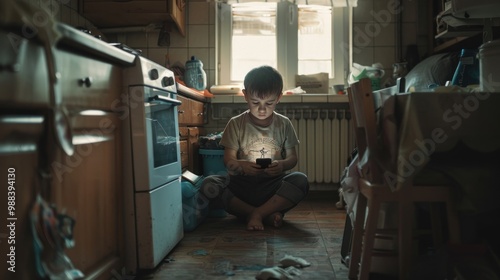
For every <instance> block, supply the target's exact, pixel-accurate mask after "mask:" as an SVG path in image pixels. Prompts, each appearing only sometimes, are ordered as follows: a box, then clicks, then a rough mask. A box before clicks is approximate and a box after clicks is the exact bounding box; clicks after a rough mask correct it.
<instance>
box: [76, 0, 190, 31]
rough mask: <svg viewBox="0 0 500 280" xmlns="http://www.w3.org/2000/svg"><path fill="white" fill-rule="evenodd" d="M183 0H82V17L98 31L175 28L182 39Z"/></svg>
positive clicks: (184, 2) (183, 26) (183, 25)
mask: <svg viewBox="0 0 500 280" xmlns="http://www.w3.org/2000/svg"><path fill="white" fill-rule="evenodd" d="M185 5H186V1H185V0H130V1H116V0H104V1H103V0H84V1H82V4H81V13H82V14H83V16H84V17H86V18H87V19H89V20H90V21H91V22H92V23H94V24H95V25H96V26H97V27H98V28H112V27H126V26H147V25H149V24H152V23H153V24H162V23H163V22H170V23H172V24H174V25H175V26H176V28H177V30H178V31H179V33H180V34H181V35H182V36H185Z"/></svg>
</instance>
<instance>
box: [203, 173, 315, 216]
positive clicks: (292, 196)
mask: <svg viewBox="0 0 500 280" xmlns="http://www.w3.org/2000/svg"><path fill="white" fill-rule="evenodd" d="M308 192H309V182H308V180H307V176H306V175H305V174H304V173H300V172H292V173H288V174H283V175H281V176H277V177H259V176H230V175H226V176H222V175H211V176H208V177H206V178H205V179H204V180H203V183H202V185H201V193H202V194H203V195H204V196H206V197H207V198H208V199H209V200H210V203H211V206H212V208H224V209H227V207H228V205H229V201H230V200H231V199H232V198H233V196H235V197H237V198H239V199H240V200H242V201H244V202H246V203H248V204H249V205H252V206H254V207H259V206H260V205H262V204H264V203H265V202H266V201H268V200H269V199H270V198H271V197H272V196H273V195H279V196H281V197H284V198H286V199H288V200H289V201H290V202H292V203H293V207H295V206H296V205H297V204H298V203H299V202H300V201H301V200H302V199H304V197H305V196H306V195H307V193H308ZM293 207H291V208H289V209H285V210H284V211H282V212H283V213H285V212H287V211H289V210H290V209H292V208H293Z"/></svg>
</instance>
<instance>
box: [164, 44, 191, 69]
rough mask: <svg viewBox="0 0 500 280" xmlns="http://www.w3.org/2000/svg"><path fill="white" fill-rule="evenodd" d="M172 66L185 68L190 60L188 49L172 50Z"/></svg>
mask: <svg viewBox="0 0 500 280" xmlns="http://www.w3.org/2000/svg"><path fill="white" fill-rule="evenodd" d="M168 52H169V54H170V65H176V64H177V65H181V66H182V67H184V65H185V64H186V61H187V60H188V59H189V55H188V49H186V48H170V49H169V51H168Z"/></svg>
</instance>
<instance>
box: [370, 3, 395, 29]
mask: <svg viewBox="0 0 500 280" xmlns="http://www.w3.org/2000/svg"><path fill="white" fill-rule="evenodd" d="M396 4H397V1H395V0H376V1H374V2H373V11H371V14H372V16H373V21H375V22H378V23H379V24H382V25H384V24H388V23H390V22H396V19H397V17H398V16H399V14H400V13H402V11H403V9H402V7H401V6H397V5H396Z"/></svg>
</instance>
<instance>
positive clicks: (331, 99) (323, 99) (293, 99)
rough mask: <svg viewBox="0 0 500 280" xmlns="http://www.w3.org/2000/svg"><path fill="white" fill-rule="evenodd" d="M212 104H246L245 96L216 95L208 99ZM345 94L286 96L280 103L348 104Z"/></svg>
mask: <svg viewBox="0 0 500 280" xmlns="http://www.w3.org/2000/svg"><path fill="white" fill-rule="evenodd" d="M208 99H209V100H210V102H211V103H245V99H244V97H243V95H214V97H212V98H208ZM348 102H349V100H348V98H347V95H345V94H314V93H306V94H286V95H283V97H282V98H281V100H280V103H348Z"/></svg>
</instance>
